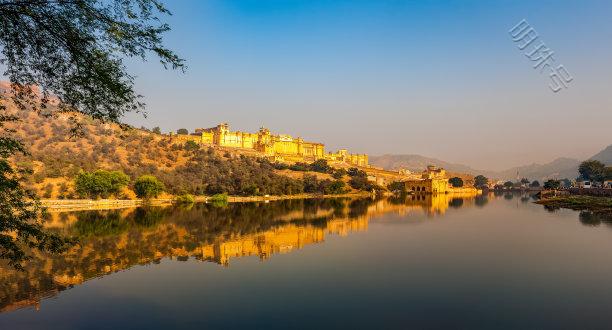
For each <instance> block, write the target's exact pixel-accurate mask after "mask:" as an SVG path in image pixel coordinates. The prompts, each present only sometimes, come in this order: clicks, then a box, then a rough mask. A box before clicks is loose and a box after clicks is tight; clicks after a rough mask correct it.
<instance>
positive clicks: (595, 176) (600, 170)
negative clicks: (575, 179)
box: [578, 160, 606, 182]
mask: <svg viewBox="0 0 612 330" xmlns="http://www.w3.org/2000/svg"><path fill="white" fill-rule="evenodd" d="M605 169H606V165H604V163H602V162H600V161H598V160H587V161H584V162H582V163H581V164H580V166H579V167H578V172H580V176H581V177H582V178H583V179H585V180H590V181H598V182H601V181H603V180H604V177H605Z"/></svg>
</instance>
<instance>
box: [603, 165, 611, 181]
mask: <svg viewBox="0 0 612 330" xmlns="http://www.w3.org/2000/svg"><path fill="white" fill-rule="evenodd" d="M604 179H605V180H612V166H607V167H606V169H605V170H604Z"/></svg>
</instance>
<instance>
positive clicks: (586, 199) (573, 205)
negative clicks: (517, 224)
mask: <svg viewBox="0 0 612 330" xmlns="http://www.w3.org/2000/svg"><path fill="white" fill-rule="evenodd" d="M534 203H536V204H540V205H544V206H550V207H559V208H565V209H571V210H575V211H584V210H589V211H597V212H604V213H610V214H612V197H599V196H597V197H596V196H586V195H566V196H555V197H550V198H545V199H541V200H539V201H536V202H534Z"/></svg>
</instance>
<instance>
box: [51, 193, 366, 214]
mask: <svg viewBox="0 0 612 330" xmlns="http://www.w3.org/2000/svg"><path fill="white" fill-rule="evenodd" d="M369 196H372V193H370V192H357V193H347V194H338V195H322V194H297V195H281V196H228V197H227V202H228V203H248V202H269V201H278V200H287V199H315V198H354V197H369ZM210 198H211V196H194V199H195V203H208V202H210V201H209V200H210ZM40 203H41V205H42V206H43V207H45V208H46V209H47V211H48V212H71V211H87V210H114V209H123V208H130V207H138V206H142V205H150V206H168V205H173V204H177V203H176V201H175V199H174V198H154V199H150V200H148V201H147V200H143V199H98V200H92V199H41V200H40Z"/></svg>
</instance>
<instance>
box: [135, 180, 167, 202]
mask: <svg viewBox="0 0 612 330" xmlns="http://www.w3.org/2000/svg"><path fill="white" fill-rule="evenodd" d="M163 191H164V184H163V183H161V182H160V181H159V180H157V178H156V177H154V176H152V175H143V176H140V177H139V178H138V179H136V182H135V183H134V192H135V193H136V196H138V197H140V198H144V199H149V198H155V197H157V196H159V195H160V194H161V193H162V192H163Z"/></svg>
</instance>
